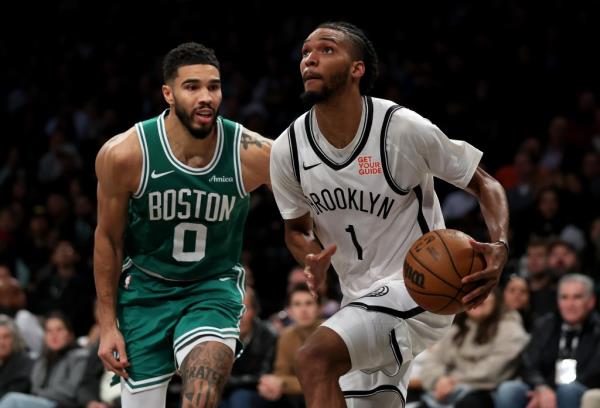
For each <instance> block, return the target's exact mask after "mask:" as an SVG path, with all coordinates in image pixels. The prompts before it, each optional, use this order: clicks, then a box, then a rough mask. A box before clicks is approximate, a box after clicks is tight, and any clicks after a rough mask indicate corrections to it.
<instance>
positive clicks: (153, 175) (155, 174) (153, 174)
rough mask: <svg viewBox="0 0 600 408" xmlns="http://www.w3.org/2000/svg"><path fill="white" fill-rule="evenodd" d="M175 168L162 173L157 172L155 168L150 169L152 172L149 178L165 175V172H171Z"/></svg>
mask: <svg viewBox="0 0 600 408" xmlns="http://www.w3.org/2000/svg"><path fill="white" fill-rule="evenodd" d="M174 171H175V170H170V171H165V172H164V173H157V172H156V170H152V174H150V178H153V179H157V178H159V177H162V176H166V175H167V174H171V173H173V172H174Z"/></svg>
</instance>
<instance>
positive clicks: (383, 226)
mask: <svg viewBox="0 0 600 408" xmlns="http://www.w3.org/2000/svg"><path fill="white" fill-rule="evenodd" d="M481 155H482V153H481V151H479V150H477V149H476V148H474V147H473V146H471V145H470V144H468V143H466V142H463V141H455V140H450V139H448V138H447V137H446V135H444V133H443V132H442V131H441V130H440V129H439V128H438V127H436V126H435V125H433V124H432V123H431V122H430V121H429V120H427V119H425V118H423V117H421V116H420V115H418V114H417V113H415V112H413V111H411V110H409V109H406V108H402V107H400V106H398V105H396V104H394V103H393V102H391V101H387V100H383V99H377V98H371V97H363V110H362V119H361V123H360V125H359V129H358V132H357V134H356V135H355V137H354V139H353V141H352V142H351V143H350V144H349V145H348V146H346V147H344V148H342V149H336V148H335V147H334V146H332V145H331V144H329V143H328V142H327V140H326V139H325V137H324V136H323V135H322V134H321V132H320V131H319V127H318V123H317V120H316V115H315V113H314V108H313V109H312V110H310V111H308V112H306V113H305V114H303V115H302V116H300V117H299V118H298V119H296V120H295V121H294V123H292V125H291V126H290V127H289V128H288V129H287V130H286V131H285V132H283V133H282V134H281V135H280V136H279V137H278V138H277V140H276V141H275V143H274V144H273V147H272V150H271V182H272V185H273V193H274V195H275V199H276V201H277V205H278V207H279V210H280V212H281V215H282V217H283V218H284V219H294V218H298V217H300V216H302V215H304V214H306V213H307V212H310V213H311V216H312V218H313V220H314V225H315V234H316V236H317V238H318V239H319V241H320V242H321V243H322V244H323V245H324V246H325V247H326V246H328V245H330V244H336V245H337V251H336V253H335V254H334V255H333V257H332V260H331V262H332V265H333V267H334V269H335V270H336V272H337V273H338V275H339V277H340V283H341V288H342V292H343V294H344V303H347V302H348V301H350V300H352V299H356V298H358V297H361V296H363V295H365V294H367V293H369V292H370V291H372V290H374V289H375V288H378V287H380V286H382V284H385V283H386V282H389V281H392V280H403V275H402V265H403V263H404V257H405V255H406V253H407V252H408V249H409V248H410V246H411V245H412V243H413V242H414V241H415V240H416V239H417V238H419V237H420V236H421V235H423V234H424V233H426V232H428V231H430V230H433V229H439V228H444V220H443V218H442V212H441V209H440V205H439V201H438V199H437V196H436V195H435V192H434V190H433V177H434V176H435V177H439V178H441V179H443V180H445V181H447V182H449V183H451V184H453V185H455V186H457V187H460V188H464V187H466V186H467V184H468V183H469V181H470V180H471V178H472V177H473V174H474V172H475V170H476V168H477V166H478V164H479V160H480V159H481Z"/></svg>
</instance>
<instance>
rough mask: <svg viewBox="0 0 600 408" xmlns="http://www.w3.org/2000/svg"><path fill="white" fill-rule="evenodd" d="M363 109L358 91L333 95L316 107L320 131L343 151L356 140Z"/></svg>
mask: <svg viewBox="0 0 600 408" xmlns="http://www.w3.org/2000/svg"><path fill="white" fill-rule="evenodd" d="M362 109H363V103H362V97H361V96H360V93H358V92H357V91H351V93H348V92H346V93H342V94H339V95H333V96H331V97H330V98H329V99H328V100H327V101H324V102H319V103H318V104H316V105H315V113H316V117H317V123H318V125H319V130H320V131H321V133H322V134H323V136H324V137H325V139H327V141H328V142H329V143H331V144H332V145H333V146H335V147H337V148H338V149H341V148H343V147H345V146H347V145H348V144H349V143H350V142H351V141H352V139H354V136H355V135H356V132H357V131H358V126H359V125H360V119H361V116H362Z"/></svg>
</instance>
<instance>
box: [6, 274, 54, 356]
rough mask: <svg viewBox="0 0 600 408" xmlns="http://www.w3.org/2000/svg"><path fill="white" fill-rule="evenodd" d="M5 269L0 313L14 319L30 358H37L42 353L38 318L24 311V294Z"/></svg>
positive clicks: (42, 338) (41, 333)
mask: <svg viewBox="0 0 600 408" xmlns="http://www.w3.org/2000/svg"><path fill="white" fill-rule="evenodd" d="M1 269H5V270H6V271H7V275H6V276H3V277H0V313H5V314H7V315H8V316H10V317H11V318H13V319H14V322H15V324H16V326H17V327H18V329H19V332H20V333H21V334H22V335H23V338H24V339H25V344H26V346H27V349H28V351H29V352H30V353H31V355H32V356H35V357H37V356H38V355H39V354H40V353H41V352H42V345H43V340H44V330H43V329H42V325H41V324H40V322H39V320H38V318H37V317H36V316H34V315H33V314H32V313H31V312H30V311H29V310H27V309H25V303H26V299H25V292H24V291H23V289H22V288H21V285H20V284H19V282H18V281H17V280H16V279H15V278H13V277H12V276H11V273H10V269H8V268H7V267H5V266H1V265H0V270H1Z"/></svg>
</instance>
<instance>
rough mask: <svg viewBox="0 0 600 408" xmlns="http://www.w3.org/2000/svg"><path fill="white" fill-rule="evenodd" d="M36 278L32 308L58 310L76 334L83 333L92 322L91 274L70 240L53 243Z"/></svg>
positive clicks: (38, 310)
mask: <svg viewBox="0 0 600 408" xmlns="http://www.w3.org/2000/svg"><path fill="white" fill-rule="evenodd" d="M39 278H40V282H39V283H38V285H37V288H36V290H35V292H34V297H33V299H34V306H35V307H34V308H33V310H34V311H35V312H36V313H38V314H44V313H45V312H46V311H48V310H60V311H61V312H63V313H65V314H66V315H67V316H68V317H69V319H70V321H71V322H73V325H74V328H75V334H76V335H77V336H80V335H83V334H86V333H87V332H88V330H89V328H90V327H91V326H92V324H93V322H94V320H93V316H92V299H93V298H94V289H93V286H92V285H93V283H92V274H91V273H89V272H88V271H87V269H86V268H85V265H83V264H81V263H80V256H79V253H78V252H77V251H76V250H75V248H74V246H73V244H72V243H71V241H66V240H62V241H60V242H59V243H58V244H57V245H56V247H55V248H54V251H53V252H52V257H51V258H50V262H49V264H48V265H47V266H46V267H45V268H44V269H43V270H42V271H40V273H39Z"/></svg>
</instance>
